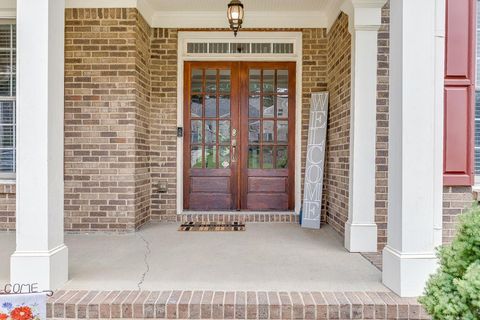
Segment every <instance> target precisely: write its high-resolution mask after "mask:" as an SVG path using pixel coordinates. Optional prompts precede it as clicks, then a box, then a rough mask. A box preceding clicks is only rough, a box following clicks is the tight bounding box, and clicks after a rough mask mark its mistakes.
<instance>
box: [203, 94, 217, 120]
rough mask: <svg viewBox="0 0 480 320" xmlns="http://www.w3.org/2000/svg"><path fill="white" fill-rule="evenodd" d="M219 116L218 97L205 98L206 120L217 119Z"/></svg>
mask: <svg viewBox="0 0 480 320" xmlns="http://www.w3.org/2000/svg"><path fill="white" fill-rule="evenodd" d="M216 116H217V97H216V96H205V118H215V117H216Z"/></svg>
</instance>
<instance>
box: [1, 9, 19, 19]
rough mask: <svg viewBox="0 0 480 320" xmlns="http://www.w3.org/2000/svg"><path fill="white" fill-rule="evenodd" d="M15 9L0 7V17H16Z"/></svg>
mask: <svg viewBox="0 0 480 320" xmlns="http://www.w3.org/2000/svg"><path fill="white" fill-rule="evenodd" d="M16 18H17V10H15V9H0V19H9V20H11V19H16Z"/></svg>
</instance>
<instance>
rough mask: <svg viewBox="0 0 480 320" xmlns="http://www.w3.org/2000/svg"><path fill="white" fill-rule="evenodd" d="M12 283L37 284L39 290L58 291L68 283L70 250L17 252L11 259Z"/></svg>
mask: <svg viewBox="0 0 480 320" xmlns="http://www.w3.org/2000/svg"><path fill="white" fill-rule="evenodd" d="M10 280H11V283H21V284H32V283H37V284H38V286H37V288H38V289H39V290H56V289H59V288H61V287H62V286H63V285H64V284H65V283H66V282H67V281H68V249H67V247H66V246H65V245H64V244H62V245H60V246H58V247H56V248H54V249H52V250H50V251H32V252H28V251H16V252H14V253H13V254H12V256H11V259H10Z"/></svg>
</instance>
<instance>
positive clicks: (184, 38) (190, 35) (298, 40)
mask: <svg viewBox="0 0 480 320" xmlns="http://www.w3.org/2000/svg"><path fill="white" fill-rule="evenodd" d="M189 41H195V42H199V41H205V42H211V41H216V42H221V41H228V42H252V41H255V42H267V41H268V42H272V43H276V42H293V44H294V50H293V53H292V54H189V53H187V51H186V44H187V43H188V42H189ZM302 58H303V50H302V32H297V31H295V32H263V31H240V32H239V34H238V35H237V37H236V38H235V37H234V36H233V32H228V31H213V32H209V31H180V32H178V56H177V127H182V128H183V126H184V123H183V81H184V79H183V71H184V62H185V61H295V62H296V69H297V71H296V73H297V74H296V92H295V95H296V104H295V107H296V110H295V213H296V214H299V212H300V206H301V198H302V196H301V177H302V176H301V172H302V165H301V156H302ZM183 156H184V155H183V137H182V138H177V214H181V213H183Z"/></svg>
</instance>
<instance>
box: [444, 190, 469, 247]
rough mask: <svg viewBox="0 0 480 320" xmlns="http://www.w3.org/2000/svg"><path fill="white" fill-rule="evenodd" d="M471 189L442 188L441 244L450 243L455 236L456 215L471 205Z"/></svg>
mask: <svg viewBox="0 0 480 320" xmlns="http://www.w3.org/2000/svg"><path fill="white" fill-rule="evenodd" d="M473 200H474V198H473V194H472V188H471V187H444V188H443V239H442V241H443V243H444V244H445V243H450V242H451V241H452V240H453V237H454V236H455V231H456V226H457V219H458V215H459V214H461V213H462V212H464V211H465V210H466V209H469V208H470V207H471V206H472V203H473Z"/></svg>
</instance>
